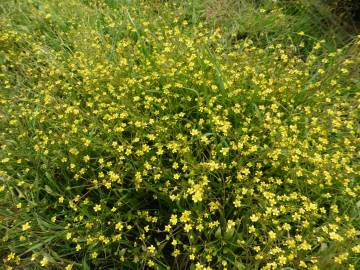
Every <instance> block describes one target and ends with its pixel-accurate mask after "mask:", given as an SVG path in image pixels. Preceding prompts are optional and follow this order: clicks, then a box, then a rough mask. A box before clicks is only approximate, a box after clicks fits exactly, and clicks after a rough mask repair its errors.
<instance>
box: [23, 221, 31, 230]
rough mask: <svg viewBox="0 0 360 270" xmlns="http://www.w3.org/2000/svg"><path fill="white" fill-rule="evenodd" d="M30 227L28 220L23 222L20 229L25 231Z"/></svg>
mask: <svg viewBox="0 0 360 270" xmlns="http://www.w3.org/2000/svg"><path fill="white" fill-rule="evenodd" d="M30 228H31V226H30V224H29V222H26V223H25V224H23V225H22V230H23V231H27V230H29V229H30Z"/></svg>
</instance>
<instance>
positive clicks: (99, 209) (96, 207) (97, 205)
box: [94, 204, 101, 212]
mask: <svg viewBox="0 0 360 270" xmlns="http://www.w3.org/2000/svg"><path fill="white" fill-rule="evenodd" d="M94 211H95V212H99V211H101V205H100V204H96V205H95V206H94Z"/></svg>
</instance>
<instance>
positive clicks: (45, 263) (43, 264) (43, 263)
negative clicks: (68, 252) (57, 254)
mask: <svg viewBox="0 0 360 270" xmlns="http://www.w3.org/2000/svg"><path fill="white" fill-rule="evenodd" d="M40 264H41V266H47V265H48V264H49V259H48V258H47V257H44V258H43V259H42V260H41V261H40Z"/></svg>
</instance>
